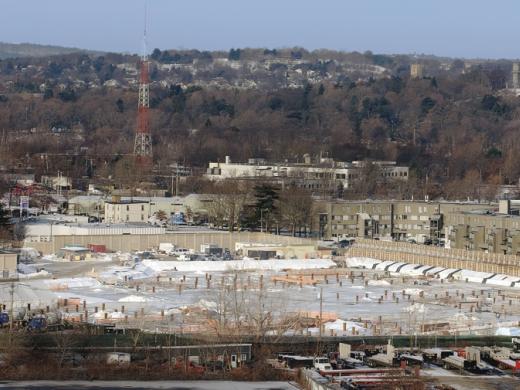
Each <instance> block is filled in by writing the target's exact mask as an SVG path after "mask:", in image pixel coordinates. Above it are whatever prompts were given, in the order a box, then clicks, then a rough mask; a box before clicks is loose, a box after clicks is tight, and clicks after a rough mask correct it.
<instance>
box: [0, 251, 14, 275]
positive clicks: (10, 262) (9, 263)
mask: <svg viewBox="0 0 520 390" xmlns="http://www.w3.org/2000/svg"><path fill="white" fill-rule="evenodd" d="M17 265H18V255H17V254H16V253H15V252H11V251H8V250H4V249H0V279H7V278H9V277H11V276H14V274H15V273H16V267H17Z"/></svg>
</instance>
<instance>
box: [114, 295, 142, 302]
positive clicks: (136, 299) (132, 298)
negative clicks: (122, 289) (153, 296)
mask: <svg viewBox="0 0 520 390" xmlns="http://www.w3.org/2000/svg"><path fill="white" fill-rule="evenodd" d="M147 301H148V300H147V299H146V298H145V297H141V296H139V295H129V296H127V297H123V298H120V299H119V300H118V302H147Z"/></svg>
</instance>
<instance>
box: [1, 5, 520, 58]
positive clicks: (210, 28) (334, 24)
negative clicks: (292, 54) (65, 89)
mask: <svg viewBox="0 0 520 390" xmlns="http://www.w3.org/2000/svg"><path fill="white" fill-rule="evenodd" d="M145 4H147V6H146V7H145ZM145 8H147V10H148V11H147V18H146V19H147V24H148V28H147V30H148V31H147V42H148V43H147V45H148V49H149V51H151V50H152V49H153V48H156V47H157V48H160V49H161V50H164V49H192V48H193V49H199V50H216V49H223V50H229V49H230V48H232V47H234V48H236V47H267V48H282V47H293V46H300V47H304V48H307V49H319V48H327V49H337V50H346V51H354V50H355V51H360V52H364V51H366V50H371V51H372V52H374V53H389V54H391V53H404V54H411V53H419V54H434V55H439V56H449V57H465V58H475V57H478V58H520V45H519V44H518V40H519V37H520V0H494V1H489V0H0V41H3V42H10V43H20V42H30V43H40V44H52V45H60V46H68V47H79V48H85V49H93V50H102V51H116V52H130V53H139V52H141V51H142V36H143V29H144V20H145V17H144V10H145Z"/></svg>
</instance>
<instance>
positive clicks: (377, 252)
mask: <svg viewBox="0 0 520 390" xmlns="http://www.w3.org/2000/svg"><path fill="white" fill-rule="evenodd" d="M264 238H265V237H264ZM296 255H299V257H298V256H296ZM250 256H251V257H250ZM253 256H254V257H253ZM19 257H20V259H22V260H19V264H18V272H17V273H16V274H12V275H11V276H12V277H11V278H10V279H6V280H5V281H4V282H3V283H1V284H0V304H1V308H2V315H1V316H0V324H1V325H2V328H3V335H2V337H8V339H5V340H8V341H6V343H4V344H3V345H4V350H3V351H4V353H6V352H7V350H9V349H10V347H9V345H13V344H12V343H13V341H12V340H13V339H14V340H20V338H21V339H22V340H29V339H30V340H33V341H32V342H33V343H35V345H38V347H34V346H31V347H29V346H27V345H26V344H24V343H23V342H22V344H23V345H24V347H23V348H37V349H38V348H39V349H42V350H44V351H46V353H51V354H56V353H57V351H58V350H60V348H61V349H62V350H63V354H64V355H63V356H66V359H65V360H67V359H69V357H70V356H74V353H80V354H81V353H83V354H85V353H86V351H88V352H89V353H95V354H96V356H98V357H99V356H100V354H102V355H103V356H105V354H106V353H109V352H110V353H116V352H117V353H122V354H125V355H124V356H125V358H124V359H129V361H131V362H134V361H135V362H136V364H142V362H143V359H144V358H143V356H145V355H146V354H154V355H156V354H158V353H159V352H158V351H159V350H161V351H162V348H164V347H165V346H166V344H167V345H170V346H175V345H177V346H178V347H179V348H178V350H172V352H171V353H172V354H173V355H175V356H176V357H175V359H181V358H182V356H179V353H180V354H181V355H183V354H184V355H186V354H188V355H189V356H192V355H190V354H191V352H189V353H188V352H187V351H186V348H188V346H190V345H191V347H189V348H195V347H196V346H199V347H200V346H201V345H205V346H206V347H204V348H206V350H207V349H214V348H217V347H218V346H222V345H228V346H230V345H231V347H229V349H230V350H229V351H227V352H226V353H221V354H219V353H216V354H215V353H213V355H215V356H217V355H218V356H217V357H215V356H214V357H213V358H212V359H213V360H218V361H220V362H221V363H219V364H221V365H222V366H223V367H228V368H229V369H231V368H240V367H244V366H247V365H248V364H251V362H252V361H258V360H260V361H262V362H264V363H265V362H268V359H271V358H273V354H275V355H276V353H278V352H280V351H290V353H291V354H297V355H298V354H300V355H301V356H316V354H318V355H320V354H323V353H326V354H328V353H329V352H333V351H334V350H335V349H337V345H338V343H339V342H344V341H348V342H349V343H350V344H351V345H352V346H353V349H356V348H357V349H359V348H361V349H363V350H366V349H367V348H368V349H370V350H372V349H374V348H375V349H376V350H377V351H382V349H381V347H377V346H378V345H379V346H381V345H382V346H385V345H386V344H387V340H388V339H392V340H394V341H393V343H394V345H395V347H396V348H401V352H400V354H403V353H412V352H413V353H414V354H415V353H421V354H422V353H423V352H424V349H425V348H441V347H442V348H448V349H450V350H453V351H456V350H460V351H462V350H461V348H462V349H464V347H466V346H473V347H475V348H480V349H482V348H495V347H496V348H506V349H504V350H500V351H501V355H500V356H501V358H500V360H501V362H498V363H496V364H495V365H494V366H492V367H495V368H496V369H500V370H501V373H502V374H503V375H505V376H507V378H509V379H508V380H516V379H515V377H514V375H515V373H516V369H517V368H518V367H517V365H519V366H520V364H519V362H520V354H518V352H515V348H516V349H517V347H515V346H514V345H513V346H512V345H511V340H512V338H514V337H515V336H519V335H520V326H519V324H520V276H519V275H520V271H519V268H518V266H517V265H515V264H516V263H515V259H513V258H512V256H506V255H495V254H484V253H477V252H469V251H462V250H454V249H452V250H450V249H444V248H433V247H426V246H422V245H414V244H406V243H396V242H386V241H378V240H364V239H359V240H357V241H356V242H355V243H352V244H351V245H349V246H348V247H347V248H344V249H341V250H337V249H336V250H333V249H331V248H327V247H326V246H324V245H323V243H322V244H320V243H318V242H314V244H313V245H312V244H311V240H309V241H305V240H299V241H298V243H297V244H296V243H290V242H288V241H287V242H285V243H283V242H281V241H278V242H273V243H269V242H266V241H263V242H257V243H256V244H253V243H251V242H249V243H247V244H246V243H240V242H235V247H234V248H232V250H229V248H221V247H219V245H216V244H209V243H204V244H201V247H200V250H199V251H195V250H193V249H187V248H182V247H180V246H178V245H176V244H173V243H161V244H160V245H158V246H157V247H151V248H149V249H148V250H146V251H133V252H121V251H115V252H114V251H111V250H110V248H106V247H105V246H102V245H101V246H90V247H88V248H83V247H80V246H77V245H76V246H65V247H64V248H62V249H60V250H59V251H58V252H57V253H55V254H50V255H43V256H42V255H41V254H40V253H38V251H36V250H34V249H29V248H26V249H25V250H23V251H22V252H21V253H20V254H19ZM255 257H256V258H255ZM265 257H267V258H268V259H267V260H260V259H259V258H265ZM84 332H87V334H90V335H97V336H96V337H94V338H92V337H91V336H89V338H88V340H90V341H86V340H85V339H84V337H85V336H84V335H85V333H84ZM24 335H25V336H24ZM53 335H54V336H53ZM56 335H60V337H65V339H66V340H69V341H70V338H71V337H72V338H73V339H74V338H77V340H76V341H75V342H70V344H68V345H67V346H63V345H61V344H60V343H59V342H57V341H52V340H56V337H55V336H56ZM172 338H173V340H172ZM34 340H40V341H34ZM41 340H46V341H41ZM78 340H82V341H78ZM166 340H169V341H166ZM18 342H20V341H18ZM53 343H55V344H56V345H55V346H54V347H52V344H53ZM165 343H166V344H165ZM60 345H61V347H60ZM79 345H82V347H81V348H80V349H78V346H79ZM238 345H249V347H245V348H246V349H247V348H249V349H248V351H247V352H244V353H242V352H240V353H239V352H237V351H236V349H237V348H239V347H237V346H238ZM369 346H371V347H369ZM181 347H182V348H181ZM6 348H7V349H6ZM46 348H47V349H46ZM82 348H83V349H82ZM150 348H151V349H150ZM157 348H159V350H157ZM197 348H198V347H197ZM218 348H220V347H218ZM240 348H242V347H240ZM378 348H379V349H378ZM403 348H404V349H403ZM386 349H387V348H386V347H385V351H386ZM480 349H479V351H480ZM65 350H66V353H65V352H64V351H65ZM266 351H268V352H266ZM482 351H485V350H482ZM488 352H489V351H488ZM204 353H205V354H206V355H208V353H209V352H207V351H206V352H204ZM381 353H383V352H381ZM384 353H387V352H384ZM71 354H72V355H71ZM159 354H160V355H161V356H163V354H164V351H163V352H160V353H159ZM127 355H128V357H126V356H127ZM173 355H172V356H173ZM188 355H186V356H188ZM194 355H195V354H193V356H194ZM300 355H298V356H300ZM484 355H485V352H482V356H484ZM186 356H184V360H186V359H187V357H186ZM226 356H227V357H226ZM233 356H234V357H233ZM396 356H398V355H396ZM399 356H401V355H399ZM457 356H465V355H464V354H463V353H462V352H461V353H458V355H457ZM479 356H480V355H479ZM485 356H487V355H485ZM394 357H395V356H394ZM102 359H104V357H103V358H102ZM171 359H172V357H171V356H170V358H169V361H170V362H171ZM201 359H202V358H201ZM207 359H208V358H207V357H206V360H207ZM202 360H204V359H202ZM202 360H201V361H202ZM210 360H211V359H210ZM401 360H402V359H401ZM491 360H492V359H491ZM67 361H68V360H67ZM361 361H362V362H363V363H360V365H361V368H359V367H357V366H355V367H349V368H348V370H365V369H366V368H363V367H364V365H366V364H368V361H367V360H366V359H365V358H363V359H361ZM390 361H391V364H389V366H388V367H389V368H390V369H392V370H393V369H394V368H396V365H397V367H401V363H400V361H399V363H396V362H395V361H394V360H393V358H392V359H391V360H390ZM139 362H141V363H139ZM62 363H63V362H62ZM60 364H61V363H60ZM117 364H119V363H117ZM175 364H177V363H175ZM190 364H191V363H190ZM193 364H195V363H193ZM197 364H198V363H197ZM201 364H202V363H201ZM207 364H209V363H207ZM211 364H214V363H211ZM215 364H216V363H215ZM285 364H286V365H287V363H285ZM490 364H491V363H490ZM177 365H178V364H177ZM181 366H182V364H181ZM182 367H184V366H182ZM277 367H278V366H277ZM313 367H314V366H313ZM486 367H487V366H486ZM490 367H491V366H490ZM490 367H487V369H491V368H490ZM279 368H280V367H278V368H276V369H277V370H278V369H279ZM286 368H289V369H292V368H291V367H286ZM299 368H301V367H299ZM314 368H315V367H314ZM369 368H370V367H369ZM427 368H428V367H425V368H424V370H423V371H424V372H425V373H428V372H429V371H428V369H427ZM370 369H373V367H372V368H370ZM190 370H191V369H190ZM194 370H195V369H193V370H191V371H189V372H190V375H191V374H194V373H195V372H196V371H197V370H195V371H194ZM439 370H445V368H436V369H435V370H434V371H433V372H430V374H427V375H429V376H430V377H436V376H443V375H447V374H446V372H440V371H439ZM461 370H462V371H464V370H465V368H464V367H462V369H461ZM199 371H200V370H199ZM318 371H320V370H318ZM321 371H328V369H326V370H325V369H322V370H321ZM430 371H431V370H430ZM462 371H460V372H462ZM202 372H207V367H206V368H205V369H204V370H203V371H200V372H198V374H201V375H202ZM277 372H279V371H277ZM282 372H285V368H284V369H283V370H282ZM392 372H393V373H395V372H394V371H392ZM404 372H405V371H404V370H403V373H404ZM407 372H408V371H407ZM489 372H492V373H495V374H496V372H494V371H489ZM489 372H488V371H485V370H484V371H482V372H480V371H478V372H473V373H472V374H471V375H486V376H489V375H490V374H489ZM184 374H187V371H186V370H185V371H184ZM322 374H323V373H322ZM358 374H359V375H361V374H362V373H361V372H358V373H357V374H356V373H355V372H346V371H345V372H343V373H341V372H336V373H333V374H330V373H328V374H327V373H326V374H323V375H321V376H322V377H325V378H328V377H334V378H336V377H337V376H338V375H339V376H340V380H339V381H338V380H337V378H336V379H334V380H330V378H329V380H327V386H329V385H332V384H333V383H336V385H339V384H340V383H341V380H342V379H341V378H342V377H343V376H345V375H358ZM373 374H375V373H373ZM379 374H381V373H379ZM459 374H460V373H459ZM284 375H285V374H284ZM399 375H400V374H399ZM403 375H404V374H403ZM406 375H408V374H406ZM324 388H327V387H324ZM349 388H364V387H349ZM461 388H464V387H461Z"/></svg>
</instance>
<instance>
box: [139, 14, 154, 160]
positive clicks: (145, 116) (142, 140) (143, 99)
mask: <svg viewBox="0 0 520 390" xmlns="http://www.w3.org/2000/svg"><path fill="white" fill-rule="evenodd" d="M146 18H147V9H146V7H145V12H144V34H143V56H142V58H141V71H140V76H139V102H138V105H137V128H136V131H135V141H134V156H135V158H136V161H137V163H138V165H140V166H141V167H142V168H145V167H151V165H152V157H153V154H152V135H151V132H150V117H149V109H150V79H149V75H148V72H149V70H148V68H149V61H148V55H147V52H146V22H147V20H146Z"/></svg>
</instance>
